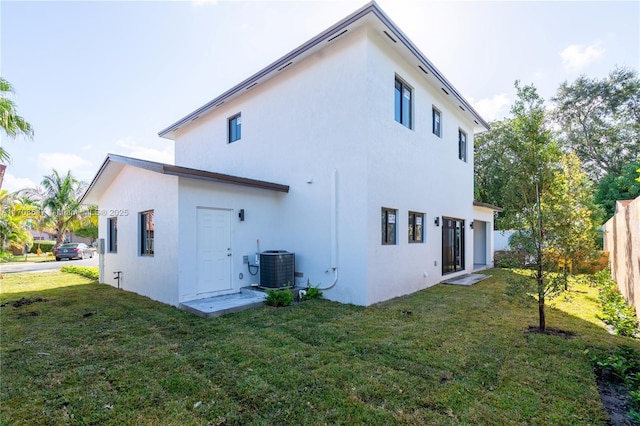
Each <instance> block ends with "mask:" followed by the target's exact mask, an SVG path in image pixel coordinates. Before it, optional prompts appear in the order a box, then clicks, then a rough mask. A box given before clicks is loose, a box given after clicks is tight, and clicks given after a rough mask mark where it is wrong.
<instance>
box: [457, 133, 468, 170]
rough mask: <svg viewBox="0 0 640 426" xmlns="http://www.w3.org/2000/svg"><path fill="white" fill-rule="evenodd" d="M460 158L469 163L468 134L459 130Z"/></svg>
mask: <svg viewBox="0 0 640 426" xmlns="http://www.w3.org/2000/svg"><path fill="white" fill-rule="evenodd" d="M458 158H459V159H460V160H462V161H464V162H465V163H466V162H467V134H466V133H465V132H463V131H462V130H458Z"/></svg>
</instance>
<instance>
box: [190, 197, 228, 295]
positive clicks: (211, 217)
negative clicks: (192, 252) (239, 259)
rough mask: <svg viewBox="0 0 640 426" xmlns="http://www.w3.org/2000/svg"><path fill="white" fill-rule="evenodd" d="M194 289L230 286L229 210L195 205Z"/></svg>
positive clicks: (211, 290) (222, 289)
mask: <svg viewBox="0 0 640 426" xmlns="http://www.w3.org/2000/svg"><path fill="white" fill-rule="evenodd" d="M196 220H197V223H196V259H197V260H196V263H197V293H198V294H203V293H211V292H215V291H224V290H230V289H231V212H230V211H229V210H218V209H209V208H202V207H198V208H197V214H196Z"/></svg>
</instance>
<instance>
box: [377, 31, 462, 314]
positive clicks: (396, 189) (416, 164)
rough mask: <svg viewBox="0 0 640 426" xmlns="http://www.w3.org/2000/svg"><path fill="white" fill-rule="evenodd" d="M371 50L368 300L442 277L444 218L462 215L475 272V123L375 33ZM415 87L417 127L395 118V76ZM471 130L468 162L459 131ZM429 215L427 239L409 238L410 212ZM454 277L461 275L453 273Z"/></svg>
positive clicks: (403, 291) (392, 295)
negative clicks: (391, 222) (386, 227)
mask: <svg viewBox="0 0 640 426" xmlns="http://www.w3.org/2000/svg"><path fill="white" fill-rule="evenodd" d="M370 37H371V40H372V43H371V44H370V45H369V47H368V51H367V53H368V56H367V60H368V67H367V68H368V69H369V74H368V77H369V79H368V84H369V90H368V91H367V94H368V99H369V101H368V105H369V108H368V110H367V111H368V119H369V129H370V132H369V138H368V141H367V143H368V150H367V160H368V166H367V167H368V175H367V176H368V179H367V187H368V188H369V191H368V198H367V236H368V237H367V241H368V243H367V253H368V281H369V282H370V283H371V284H372V285H370V286H369V290H368V297H367V304H371V303H376V302H378V301H382V300H387V299H389V298H391V297H395V296H399V295H404V294H408V293H411V292H414V291H417V290H420V289H423V288H426V287H429V286H431V285H434V284H436V283H438V282H440V281H441V280H442V272H441V271H442V264H441V262H442V255H441V253H442V249H441V248H442V220H441V219H440V226H436V225H435V224H434V219H435V217H440V218H441V217H442V216H447V217H452V218H456V219H463V220H465V227H466V229H465V239H466V244H465V253H466V255H465V257H466V263H465V271H461V272H459V274H461V273H465V272H471V271H472V270H473V257H472V253H473V232H472V230H471V229H469V225H468V224H469V222H470V220H472V218H473V210H472V202H473V162H472V161H473V154H472V152H473V149H472V147H473V133H472V132H473V126H472V125H471V124H470V123H468V122H467V121H466V120H464V119H463V117H462V115H461V114H458V112H457V111H456V110H455V109H453V108H451V107H450V106H449V104H448V102H446V101H445V100H444V99H443V97H442V95H441V94H440V93H439V92H438V90H437V89H434V88H433V87H431V86H429V85H428V84H427V83H426V82H425V80H424V77H423V75H421V74H420V72H421V71H419V70H418V69H417V67H415V66H414V65H412V64H408V63H407V62H405V61H404V60H403V59H402V58H401V57H400V56H399V55H397V54H396V53H395V51H393V50H392V49H390V48H389V47H388V45H387V44H386V43H384V42H383V40H381V39H380V38H379V36H378V35H376V34H371V36H370ZM396 76H398V77H399V78H400V79H401V80H402V81H404V82H405V83H406V84H408V85H409V86H410V87H411V88H412V102H413V108H412V109H413V111H412V113H413V126H412V128H411V129H409V128H407V127H405V126H404V125H402V124H400V123H398V122H396V121H395V119H394V81H395V77H396ZM433 106H436V107H437V109H439V110H440V111H441V113H442V124H443V129H442V137H438V136H436V135H434V134H433V132H432V126H431V120H432V118H431V115H432V107H433ZM459 128H461V129H462V130H463V131H465V132H466V133H467V146H468V147H469V148H468V151H467V162H464V161H461V160H459V159H458V129H459ZM383 207H385V208H393V209H396V210H397V222H396V232H397V244H395V245H382V244H381V209H382V208H383ZM410 211H414V212H420V213H424V214H425V220H424V225H423V227H424V240H425V243H422V244H419V243H409V242H408V214H409V212H410ZM453 275H456V274H453Z"/></svg>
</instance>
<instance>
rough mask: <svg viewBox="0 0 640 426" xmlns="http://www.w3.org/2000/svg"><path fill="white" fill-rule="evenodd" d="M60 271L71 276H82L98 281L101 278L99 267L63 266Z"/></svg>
mask: <svg viewBox="0 0 640 426" xmlns="http://www.w3.org/2000/svg"><path fill="white" fill-rule="evenodd" d="M60 270H61V271H62V272H67V273H70V274H77V275H82V276H83V277H87V278H91V279H92V280H96V281H97V280H98V279H99V278H100V273H99V272H98V267H97V266H63V267H62V268H60Z"/></svg>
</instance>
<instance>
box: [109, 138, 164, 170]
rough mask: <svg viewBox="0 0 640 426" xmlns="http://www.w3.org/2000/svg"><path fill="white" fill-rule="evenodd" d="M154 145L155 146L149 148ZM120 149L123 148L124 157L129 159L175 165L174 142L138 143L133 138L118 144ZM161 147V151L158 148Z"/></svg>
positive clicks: (120, 141) (125, 139) (122, 140)
mask: <svg viewBox="0 0 640 426" xmlns="http://www.w3.org/2000/svg"><path fill="white" fill-rule="evenodd" d="M150 144H153V145H154V146H153V147H151V146H148V145H150ZM116 145H117V146H118V147H119V148H123V149H124V152H123V153H122V155H126V156H127V157H134V158H139V159H141V160H149V161H158V162H160V163H169V164H173V161H174V156H173V142H169V141H154V142H151V143H149V142H138V141H135V140H133V138H129V137H128V138H124V139H120V140H119V141H117V142H116ZM156 146H157V147H159V148H160V149H158V148H156Z"/></svg>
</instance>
